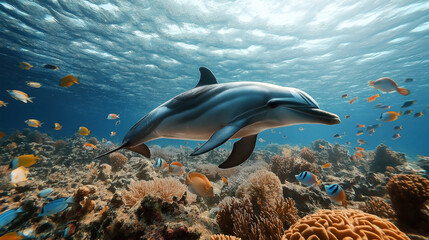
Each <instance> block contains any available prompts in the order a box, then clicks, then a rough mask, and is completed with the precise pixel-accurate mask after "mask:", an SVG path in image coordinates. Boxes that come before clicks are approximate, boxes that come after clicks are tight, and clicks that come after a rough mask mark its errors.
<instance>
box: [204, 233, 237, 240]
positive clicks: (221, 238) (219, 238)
mask: <svg viewBox="0 0 429 240" xmlns="http://www.w3.org/2000/svg"><path fill="white" fill-rule="evenodd" d="M210 240H241V238H238V237H234V236H229V235H223V234H216V235H211V236H210Z"/></svg>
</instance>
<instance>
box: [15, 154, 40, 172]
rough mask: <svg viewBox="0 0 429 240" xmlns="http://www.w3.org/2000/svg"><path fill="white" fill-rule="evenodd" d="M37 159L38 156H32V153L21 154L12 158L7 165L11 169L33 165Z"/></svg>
mask: <svg viewBox="0 0 429 240" xmlns="http://www.w3.org/2000/svg"><path fill="white" fill-rule="evenodd" d="M39 159H40V157H39V156H34V155H33V154H30V155H21V156H19V157H16V158H14V159H13V160H12V162H11V163H10V165H9V167H10V168H11V169H16V168H19V167H30V166H32V165H34V164H35V163H36V162H37V160H39Z"/></svg>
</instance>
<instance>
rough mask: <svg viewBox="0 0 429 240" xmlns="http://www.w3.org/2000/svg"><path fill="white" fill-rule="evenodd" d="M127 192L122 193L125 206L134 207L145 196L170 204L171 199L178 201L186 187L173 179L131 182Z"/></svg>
mask: <svg viewBox="0 0 429 240" xmlns="http://www.w3.org/2000/svg"><path fill="white" fill-rule="evenodd" d="M129 189H130V190H129V191H124V192H123V193H122V195H123V198H124V200H125V204H126V205H128V206H134V205H135V204H136V203H137V202H138V201H140V200H142V199H143V198H144V197H145V196H147V195H151V196H154V197H159V198H161V199H162V200H164V201H167V202H172V201H173V198H174V197H176V198H177V199H180V198H181V197H182V196H183V194H184V193H185V191H186V189H187V187H186V186H185V185H184V184H182V183H181V182H179V181H178V180H177V179H175V178H171V177H169V178H158V179H154V180H151V181H137V182H132V183H131V184H130V186H129Z"/></svg>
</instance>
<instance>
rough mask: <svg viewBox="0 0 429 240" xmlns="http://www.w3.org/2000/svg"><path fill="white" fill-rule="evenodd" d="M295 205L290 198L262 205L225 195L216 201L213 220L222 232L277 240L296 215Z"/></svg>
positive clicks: (244, 236)
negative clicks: (219, 200)
mask: <svg viewBox="0 0 429 240" xmlns="http://www.w3.org/2000/svg"><path fill="white" fill-rule="evenodd" d="M294 204H295V202H294V201H293V200H292V199H283V198H282V197H279V198H276V199H274V201H273V203H272V205H265V207H261V204H260V203H254V204H252V202H251V201H250V200H249V198H247V197H246V198H241V199H239V198H233V197H227V198H225V199H224V200H223V201H221V202H220V204H219V212H218V214H217V216H216V221H217V223H218V225H219V228H220V229H221V230H222V233H224V234H229V235H234V236H237V237H240V238H242V239H249V240H259V239H273V240H274V239H280V237H281V235H282V232H283V229H284V227H287V226H290V225H291V224H293V223H295V222H296V221H297V219H298V218H299V217H298V215H297V209H296V208H295V207H294Z"/></svg>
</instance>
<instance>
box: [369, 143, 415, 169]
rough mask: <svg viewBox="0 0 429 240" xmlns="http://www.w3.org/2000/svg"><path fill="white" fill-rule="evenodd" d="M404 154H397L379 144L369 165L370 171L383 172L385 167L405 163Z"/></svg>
mask: <svg viewBox="0 0 429 240" xmlns="http://www.w3.org/2000/svg"><path fill="white" fill-rule="evenodd" d="M406 161H407V160H406V158H405V154H403V153H397V152H395V151H392V150H390V149H388V148H387V146H386V145H384V144H380V145H378V147H377V149H375V157H374V160H373V161H372V164H371V170H372V171H374V172H384V171H386V167H387V166H391V167H395V166H397V165H402V164H404V163H405V162H406Z"/></svg>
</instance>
